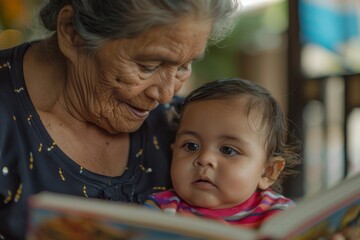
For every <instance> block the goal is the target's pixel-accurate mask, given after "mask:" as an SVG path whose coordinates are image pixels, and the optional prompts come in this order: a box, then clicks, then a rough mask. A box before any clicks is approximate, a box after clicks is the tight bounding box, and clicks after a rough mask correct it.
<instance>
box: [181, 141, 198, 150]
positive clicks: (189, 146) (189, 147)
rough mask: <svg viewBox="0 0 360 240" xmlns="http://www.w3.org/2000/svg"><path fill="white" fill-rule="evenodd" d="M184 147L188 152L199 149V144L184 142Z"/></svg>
mask: <svg viewBox="0 0 360 240" xmlns="http://www.w3.org/2000/svg"><path fill="white" fill-rule="evenodd" d="M184 147H185V149H186V150H187V151H189V152H195V151H197V150H199V145H198V144H196V143H192V142H188V143H185V145H184Z"/></svg>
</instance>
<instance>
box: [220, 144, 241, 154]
mask: <svg viewBox="0 0 360 240" xmlns="http://www.w3.org/2000/svg"><path fill="white" fill-rule="evenodd" d="M220 152H222V153H223V154H225V155H228V156H234V155H237V154H239V152H238V151H236V150H235V149H233V148H232V147H229V146H222V147H221V148H220Z"/></svg>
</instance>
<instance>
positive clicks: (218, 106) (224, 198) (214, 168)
mask: <svg viewBox="0 0 360 240" xmlns="http://www.w3.org/2000/svg"><path fill="white" fill-rule="evenodd" d="M242 109H244V100H243V99H242V98H239V97H235V98H231V99H227V100H203V101H199V102H194V103H190V104H189V105H188V106H187V107H186V109H185V111H184V113H183V116H182V119H181V121H180V125H179V129H178V133H177V136H176V141H175V144H174V147H173V162H172V168H171V176H172V181H173V185H174V189H175V191H176V192H177V193H178V194H179V196H180V197H181V198H182V199H184V200H185V201H186V202H187V203H189V204H191V205H193V206H198V207H204V208H212V209H219V208H228V207H234V206H236V205H238V204H240V203H242V202H244V201H245V200H247V199H248V198H249V197H250V196H251V195H252V194H253V193H254V192H255V191H256V189H257V186H258V183H259V181H260V179H261V178H263V177H262V175H263V173H264V170H265V161H266V152H265V147H264V146H265V145H264V141H265V133H263V132H262V131H261V130H259V129H256V126H257V125H258V122H259V121H257V119H259V118H258V117H257V113H256V110H255V111H252V114H251V115H250V117H249V116H246V114H245V113H244V111H243V110H242Z"/></svg>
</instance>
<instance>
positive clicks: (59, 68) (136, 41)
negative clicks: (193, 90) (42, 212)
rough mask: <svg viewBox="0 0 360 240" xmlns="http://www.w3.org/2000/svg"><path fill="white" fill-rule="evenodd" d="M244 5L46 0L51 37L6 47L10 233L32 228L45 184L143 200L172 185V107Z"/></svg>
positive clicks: (3, 152) (2, 151) (1, 157)
mask: <svg viewBox="0 0 360 240" xmlns="http://www.w3.org/2000/svg"><path fill="white" fill-rule="evenodd" d="M236 9H237V4H236V1H232V0H221V1H220V0H184V1H178V0H102V1H99V0H66V1H65V0H50V1H49V2H48V3H47V4H46V5H44V7H43V8H42V10H41V11H40V18H41V21H42V23H43V25H44V26H45V27H46V28H47V29H48V30H50V32H51V34H50V36H49V37H48V38H46V39H42V40H39V41H34V42H28V43H24V44H22V45H20V46H17V47H15V48H13V49H7V50H3V51H1V52H0V116H1V117H0V233H1V235H0V239H1V238H4V239H23V238H24V234H25V223H26V209H27V200H28V197H29V196H30V195H32V194H35V193H38V192H40V191H44V190H46V191H53V192H59V193H65V194H73V195H80V196H84V197H89V198H101V199H109V200H116V201H126V202H135V203H140V204H141V203H143V201H144V199H145V198H146V197H147V195H149V194H151V193H153V192H156V191H159V190H164V189H167V188H169V187H170V186H171V181H170V176H169V166H170V159H171V157H170V154H171V149H170V144H171V143H172V141H173V137H174V133H173V132H172V131H171V130H170V128H169V126H168V124H167V121H166V116H167V111H168V110H169V106H171V104H176V102H179V99H178V98H176V97H174V95H176V93H177V92H178V91H179V89H180V88H181V86H182V85H183V84H184V82H185V81H186V80H187V79H188V78H189V77H190V74H191V64H192V62H193V61H194V60H196V59H199V58H201V57H202V56H203V54H204V50H205V48H206V45H207V43H208V40H209V39H210V40H218V39H220V38H221V37H223V36H225V34H226V33H227V32H228V31H227V30H228V29H229V28H230V26H231V25H232V24H230V20H231V21H232V19H233V17H232V16H234V13H235V12H236ZM165 103H167V104H165ZM169 103H170V104H169Z"/></svg>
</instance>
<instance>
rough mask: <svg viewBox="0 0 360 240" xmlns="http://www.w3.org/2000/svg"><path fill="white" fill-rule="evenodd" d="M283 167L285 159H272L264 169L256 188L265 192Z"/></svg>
mask: <svg viewBox="0 0 360 240" xmlns="http://www.w3.org/2000/svg"><path fill="white" fill-rule="evenodd" d="M284 167H285V159H284V158H282V157H273V158H272V159H271V160H270V163H269V164H267V166H266V167H265V169H264V173H263V174H262V175H261V178H260V180H259V184H258V188H260V189H261V190H265V189H267V188H269V187H270V186H271V185H272V184H273V183H274V182H275V181H276V179H277V178H278V177H279V175H280V173H281V171H282V170H283V169H284Z"/></svg>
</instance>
